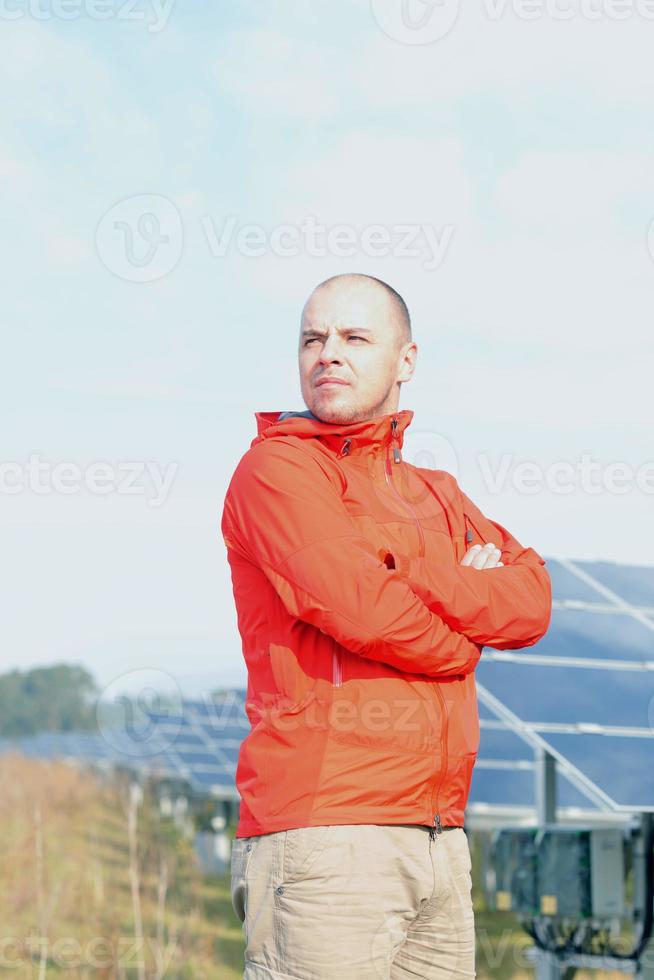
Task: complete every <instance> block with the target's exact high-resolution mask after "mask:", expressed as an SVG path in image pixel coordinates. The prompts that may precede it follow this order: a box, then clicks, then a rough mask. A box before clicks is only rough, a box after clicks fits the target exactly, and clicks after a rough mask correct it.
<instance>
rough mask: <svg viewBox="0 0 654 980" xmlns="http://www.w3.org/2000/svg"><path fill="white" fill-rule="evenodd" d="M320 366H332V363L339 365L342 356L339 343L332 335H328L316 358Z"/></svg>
mask: <svg viewBox="0 0 654 980" xmlns="http://www.w3.org/2000/svg"><path fill="white" fill-rule="evenodd" d="M318 360H319V362H320V364H333V363H334V362H337V363H339V364H340V363H341V361H342V355H341V350H340V341H339V340H338V338H337V337H335V336H334V335H333V334H330V335H329V337H327V338H326V340H325V342H324V344H323V345H322V349H321V351H320V356H319V358H318Z"/></svg>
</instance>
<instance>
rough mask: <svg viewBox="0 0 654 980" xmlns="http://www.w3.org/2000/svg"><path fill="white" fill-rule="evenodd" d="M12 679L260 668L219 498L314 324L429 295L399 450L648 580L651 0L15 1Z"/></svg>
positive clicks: (6, 118)
mask: <svg viewBox="0 0 654 980" xmlns="http://www.w3.org/2000/svg"><path fill="white" fill-rule="evenodd" d="M0 20H2V21H3V23H2V25H1V27H2V30H1V31H0V75H1V76H2V87H3V91H4V93H5V98H4V99H3V100H2V103H1V104H0V132H1V134H2V139H1V140H0V178H1V179H0V195H2V223H3V229H2V230H3V234H2V236H0V249H1V250H2V256H1V258H2V268H3V270H5V272H6V273H8V275H7V277H6V281H4V282H3V289H2V315H1V329H2V335H3V336H2V339H3V343H2V348H3V357H2V360H1V366H0V372H1V374H0V376H1V379H2V389H1V394H0V398H1V399H2V416H1V417H2V422H3V424H2V459H1V460H0V483H1V489H0V522H1V525H0V534H1V536H2V550H3V559H4V560H3V562H2V565H1V568H2V571H1V572H0V575H1V576H2V582H1V586H2V596H3V606H4V610H3V616H2V623H3V627H4V628H3V643H2V651H1V653H0V671H6V670H9V669H13V668H19V669H27V668H29V667H33V666H42V665H48V664H54V663H61V662H69V663H80V664H83V665H84V666H86V667H87V668H88V669H89V670H90V671H91V672H92V673H93V674H94V676H95V677H96V679H97V680H98V682H99V684H100V686H101V687H102V689H103V690H107V691H111V690H113V689H115V687H116V685H118V686H120V685H124V686H125V687H130V686H133V685H137V686H138V685H139V684H140V683H141V682H142V681H143V678H144V677H146V676H150V674H151V672H153V671H154V672H155V673H156V672H158V673H159V674H160V675H165V676H166V677H170V678H171V683H173V684H177V685H181V686H182V688H183V689H184V690H188V691H191V690H194V691H197V690H199V689H200V687H202V686H206V685H210V686H212V687H215V686H221V685H222V686H228V685H242V684H244V683H245V678H246V672H245V666H244V663H243V659H242V654H241V648H240V638H239V636H238V632H237V627H236V615H235V610H234V605H233V598H232V593H231V580H230V576H229V568H228V565H227V561H226V552H225V547H224V543H223V541H222V537H221V535H220V516H221V511H222V501H223V498H224V494H225V491H226V488H227V485H228V482H229V479H230V477H231V474H232V472H233V470H234V468H235V466H236V464H237V463H238V461H239V459H240V458H241V456H242V455H243V454H244V453H245V452H246V451H247V449H248V448H249V446H250V442H251V440H252V439H253V438H254V436H255V433H256V427H255V419H254V413H255V412H257V411H277V410H279V411H283V410H291V409H296V410H302V409H304V408H305V407H306V406H305V405H304V403H303V401H302V398H301V394H300V388H299V382H298V374H297V332H298V324H299V313H300V310H301V308H302V305H303V303H304V301H305V299H306V297H307V295H308V293H309V292H310V291H311V289H312V288H313V287H314V286H315V285H316V284H317V283H318V282H320V281H322V280H323V279H325V278H326V277H328V276H330V275H333V274H336V273H339V272H346V271H358V272H365V273H369V274H371V275H375V276H378V277H380V278H382V279H385V280H387V281H388V282H390V283H391V284H392V285H393V286H394V287H395V288H396V289H398V290H399V291H400V292H401V293H402V295H403V296H404V298H405V300H406V302H407V303H408V306H409V308H410V310H411V314H412V320H413V331H414V339H415V341H416V343H417V345H418V363H417V369H416V372H415V376H414V378H413V379H412V380H411V382H410V383H409V384H408V385H405V386H404V387H403V390H402V394H401V399H400V408H410V409H411V410H413V412H414V418H413V421H412V423H411V426H410V428H409V429H408V430H407V433H406V437H405V448H406V453H405V458H407V459H408V460H409V461H412V460H413V461H414V462H416V463H417V464H418V465H428V466H431V467H433V468H436V469H438V468H443V469H448V470H449V471H450V472H453V473H454V474H455V475H456V477H457V479H458V480H459V483H460V485H461V487H462V489H464V490H465V492H466V493H467V494H468V495H469V496H471V497H472V499H473V500H474V501H475V502H476V503H477V504H478V505H479V506H480V507H481V509H482V510H483V511H484V513H485V514H486V515H487V516H489V517H491V518H493V519H495V520H497V521H499V522H500V523H502V524H503V525H504V526H506V527H508V528H509V529H510V530H511V532H512V533H513V534H514V535H515V536H516V537H517V538H518V539H519V540H520V541H521V542H522V543H523V544H525V545H529V546H531V547H533V548H535V549H536V550H537V551H539V553H541V554H542V555H543V556H544V557H546V558H547V557H551V558H557V557H562V558H569V559H585V560H596V559H603V560H608V561H615V562H620V563H625V564H632V565H651V564H652V557H651V551H650V549H651V545H652V543H653V538H654V536H653V534H652V527H653V521H652V511H653V504H654V439H653V438H652V436H653V433H654V407H653V406H654V400H653V399H652V394H651V389H652V366H653V357H652V353H653V341H652V336H653V331H652V301H653V299H654V225H653V224H652V222H653V220H654V128H653V127H652V100H653V96H654V59H652V58H651V49H652V37H653V36H654V2H648V0H633V2H629V0H583V2H582V0H579V2H575V0H542V2H539V0H523V2H520V0H512V2H510V3H509V2H504V0H480V2H478V3H471V4H468V5H467V6H466V8H465V9H464V7H463V5H462V4H458V3H455V2H454V0H440V2H436V0H429V2H427V0H329V2H328V3H327V2H318V0H316V2H314V3H311V4H309V3H306V2H305V0H303V2H300V0H297V2H296V0H241V2H240V3H239V4H206V3H201V2H199V0H185V2H184V3H181V2H180V0H172V2H171V0H136V2H134V0H130V2H129V3H127V2H126V0H2V2H1V3H0Z"/></svg>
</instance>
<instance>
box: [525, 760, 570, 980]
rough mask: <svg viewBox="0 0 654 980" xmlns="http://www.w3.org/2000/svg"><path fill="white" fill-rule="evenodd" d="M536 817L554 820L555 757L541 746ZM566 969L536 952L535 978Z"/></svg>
mask: <svg viewBox="0 0 654 980" xmlns="http://www.w3.org/2000/svg"><path fill="white" fill-rule="evenodd" d="M535 761H536V770H535V773H536V787H535V789H536V819H537V821H538V826H539V827H545V825H546V824H552V823H555V822H556V759H555V758H554V756H552V755H550V753H549V752H547V751H546V750H545V749H543V748H539V749H536V760H535ZM574 972H575V971H574V970H573V971H572V974H570V973H569V968H568V970H566V971H565V974H564V973H563V971H562V969H561V964H560V963H559V962H558V961H557V959H556V956H554V955H553V954H552V953H548V952H546V951H545V950H538V951H537V953H536V977H537V980H562V978H563V976H564V975H565V978H566V980H568V977H570V976H574Z"/></svg>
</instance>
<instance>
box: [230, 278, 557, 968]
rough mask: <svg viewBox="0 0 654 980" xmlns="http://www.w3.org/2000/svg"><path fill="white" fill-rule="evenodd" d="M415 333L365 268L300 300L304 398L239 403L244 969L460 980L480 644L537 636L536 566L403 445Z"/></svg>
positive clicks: (546, 604) (237, 860)
mask: <svg viewBox="0 0 654 980" xmlns="http://www.w3.org/2000/svg"><path fill="white" fill-rule="evenodd" d="M416 354H417V346H416V344H415V343H413V341H412V334H411V323H410V318H409V314H408V311H407V308H406V305H405V303H404V301H403V299H402V298H401V297H400V296H399V294H398V293H396V292H395V290H393V289H392V288H391V287H390V286H388V285H387V284H386V283H383V282H381V281H380V280H377V279H373V278H372V277H369V276H363V275H354V274H352V275H345V276H336V277H333V278H331V279H328V280H327V281H326V282H324V283H321V284H320V285H319V286H318V287H317V288H316V289H315V290H314V292H313V293H312V294H311V296H310V297H309V299H308V301H307V303H306V305H305V308H304V310H303V314H302V322H301V333H300V345H299V369H300V383H301V390H302V397H303V399H304V401H305V403H306V405H307V406H308V411H303V412H282V413H280V412H259V413H257V414H256V421H257V429H258V432H257V436H256V438H255V439H253V441H252V443H251V446H250V449H249V450H248V451H247V452H246V453H245V455H244V456H243V457H242V458H241V460H240V462H239V464H238V466H237V467H236V470H235V472H234V474H233V476H232V480H231V482H230V484H229V487H228V490H227V495H226V499H225V505H224V510H223V517H222V524H221V528H222V532H223V536H224V540H225V544H226V546H227V556H228V560H229V563H230V567H231V575H232V583H233V589H234V598H235V602H236V609H237V615H238V628H239V632H240V634H241V638H242V642H243V655H244V657H245V661H246V663H247V667H248V687H247V697H246V710H247V713H248V717H249V719H250V722H251V725H252V730H251V732H250V733H249V734H248V736H247V737H246V738H245V740H244V741H243V743H242V745H241V749H240V755H239V761H238V767H237V773H236V781H237V786H238V789H239V793H240V796H241V805H240V815H239V823H238V827H237V831H236V839H235V841H234V847H233V851H232V904H233V907H234V910H235V912H236V914H237V915H238V917H239V919H240V921H241V922H242V923H243V930H244V933H245V940H246V949H245V973H244V980H405V978H406V980H409V978H413V980H414V978H417V977H420V978H423V980H435V978H439V980H440V978H442V980H444V978H446V977H447V978H448V980H450V978H464V977H465V978H467V977H474V976H475V968H474V916H473V909H472V902H471V894H470V891H471V880H470V867H471V863H470V851H469V847H468V841H467V836H466V833H465V831H464V829H463V822H464V810H465V806H466V802H467V799H468V794H469V789H470V780H471V776H472V769H473V766H474V763H475V759H476V755H477V748H478V743H479V721H478V715H477V704H476V696H475V683H474V668H475V665H476V664H477V662H478V660H479V657H480V655H481V650H482V647H483V646H484V645H489V646H493V647H496V648H498V649H516V648H519V647H525V646H530V645H532V644H534V643H536V642H537V641H538V640H539V639H540V638H541V637H542V636H543V634H544V633H545V632H546V630H547V628H548V626H549V621H550V615H551V585H550V579H549V575H548V573H547V571H546V570H545V568H544V565H545V562H544V560H543V559H542V558H541V557H540V556H539V555H538V554H537V553H536V552H535V551H534V550H533V549H531V548H524V547H523V546H522V545H521V544H519V542H518V541H517V540H516V539H515V538H514V537H512V535H511V534H510V533H509V532H508V531H507V530H506V529H505V528H503V527H502V526H501V525H500V524H497V523H496V522H494V521H491V520H489V519H487V518H486V517H484V515H483V514H482V513H481V511H480V510H479V509H478V508H477V507H476V506H475V505H474V504H473V503H472V501H471V500H470V499H469V498H468V497H467V496H466V495H465V494H464V493H463V492H462V491H461V489H460V488H459V486H458V484H457V481H456V480H455V479H454V477H453V476H451V475H450V474H448V473H447V472H445V471H442V470H430V469H425V468H421V467H417V466H413V465H411V464H410V463H408V462H407V461H406V460H404V459H403V455H402V447H403V436H404V432H405V430H406V427H407V426H408V425H409V424H410V422H411V419H412V417H413V412H411V411H409V410H403V411H400V410H398V403H399V394H400V386H401V385H402V384H404V382H406V381H409V380H410V379H411V377H412V375H413V372H414V369H415V364H416Z"/></svg>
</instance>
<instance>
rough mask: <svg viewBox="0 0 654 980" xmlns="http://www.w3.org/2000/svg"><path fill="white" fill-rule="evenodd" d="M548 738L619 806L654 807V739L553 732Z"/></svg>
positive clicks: (634, 807) (642, 808) (550, 742)
mask: <svg viewBox="0 0 654 980" xmlns="http://www.w3.org/2000/svg"><path fill="white" fill-rule="evenodd" d="M547 741H548V742H549V744H550V745H551V746H552V747H553V748H554V749H556V750H557V751H558V752H560V753H561V754H562V755H564V756H565V757H566V759H568V760H569V761H570V762H572V764H573V765H575V766H576V767H577V768H578V769H580V770H581V771H582V772H583V773H584V774H585V775H586V776H588V777H589V778H590V779H591V780H592V781H593V782H594V783H595V785H596V786H598V787H599V788H600V789H601V790H603V791H604V792H605V793H607V794H608V796H609V797H610V798H611V799H612V800H613V801H615V803H617V804H618V805H619V806H622V807H626V808H633V809H636V810H646V809H651V808H652V807H653V806H654V738H633V737H618V736H608V735H592V734H585V735H563V734H550V735H548V736H547Z"/></svg>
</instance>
